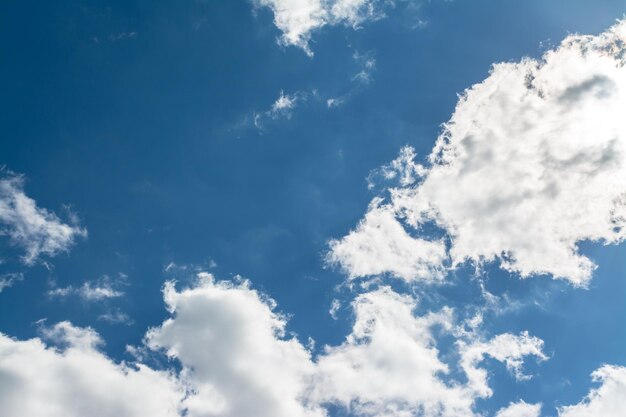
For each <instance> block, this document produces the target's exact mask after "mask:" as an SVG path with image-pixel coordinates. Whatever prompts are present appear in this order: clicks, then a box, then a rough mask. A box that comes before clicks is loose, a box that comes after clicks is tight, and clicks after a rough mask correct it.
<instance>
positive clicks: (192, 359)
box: [147, 273, 324, 417]
mask: <svg viewBox="0 0 626 417" xmlns="http://www.w3.org/2000/svg"><path fill="white" fill-rule="evenodd" d="M164 294H165V302H166V304H167V307H168V309H169V311H170V313H171V314H172V315H173V317H172V318H171V319H169V320H167V321H165V322H164V323H163V325H162V326H160V327H158V328H155V329H152V330H151V331H150V332H149V333H148V335H147V343H148V345H149V346H150V347H151V348H153V349H164V350H165V351H166V353H167V355H168V356H170V357H172V358H176V359H178V360H179V361H180V362H181V363H182V365H183V367H184V370H183V374H182V376H181V378H182V379H183V380H184V381H185V382H186V383H187V384H188V385H189V386H191V387H192V388H193V394H192V395H191V396H190V397H189V398H187V399H186V400H185V404H184V405H185V407H186V408H187V409H188V411H189V414H188V415H189V416H190V417H195V416H206V415H215V416H220V417H266V416H267V417H321V416H323V415H324V412H323V411H322V410H321V409H320V408H319V407H317V406H316V405H315V404H311V403H308V402H307V400H306V398H305V397H306V392H307V388H308V382H307V381H308V380H309V379H310V378H311V377H312V375H313V374H314V372H315V366H314V364H313V362H312V361H311V358H310V353H309V351H308V350H307V349H305V348H304V346H302V345H301V344H300V343H299V342H298V340H297V339H295V338H286V337H285V335H284V330H285V325H286V320H285V318H284V317H282V316H280V315H279V314H277V313H275V312H274V311H273V302H272V301H271V300H263V299H262V298H261V296H260V295H259V294H258V293H257V292H256V291H254V290H252V289H250V288H249V287H248V284H247V283H246V282H244V283H242V284H241V285H238V286H235V285H233V284H231V283H227V282H216V281H214V280H213V277H212V276H211V275H209V274H206V273H202V274H200V275H199V282H198V283H197V285H196V286H195V287H192V288H189V289H186V290H183V291H180V292H179V291H176V290H175V288H174V286H173V284H171V283H169V284H167V285H166V287H165V290H164Z"/></svg>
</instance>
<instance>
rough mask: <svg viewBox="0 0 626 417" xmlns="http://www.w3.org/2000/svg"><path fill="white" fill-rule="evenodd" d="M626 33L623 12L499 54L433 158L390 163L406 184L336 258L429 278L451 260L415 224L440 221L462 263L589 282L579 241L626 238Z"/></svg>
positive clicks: (376, 270) (334, 252)
mask: <svg viewBox="0 0 626 417" xmlns="http://www.w3.org/2000/svg"><path fill="white" fill-rule="evenodd" d="M625 42H626V22H624V21H622V22H620V23H618V24H616V25H615V26H613V27H612V28H610V29H609V30H608V31H606V32H604V33H602V34H601V35H598V36H579V35H573V36H570V37H568V38H566V39H565V40H564V41H563V42H562V43H561V45H560V46H559V47H558V48H556V49H554V50H551V51H548V52H547V53H545V55H544V56H543V58H542V59H540V60H534V59H530V58H527V59H524V60H522V61H521V62H519V63H502V64H497V65H494V67H493V69H492V71H491V73H490V75H489V77H488V78H487V79H486V80H485V81H483V82H482V83H480V84H477V85H475V86H473V87H472V88H470V89H468V90H467V91H465V93H464V94H463V95H462V96H461V98H460V100H459V102H458V104H457V106H456V109H455V111H454V114H453V115H452V117H451V119H450V120H449V122H448V123H446V124H445V126H444V130H443V133H442V134H441V136H440V137H439V138H438V140H437V143H436V145H435V148H434V149H433V151H432V153H431V155H430V156H429V161H430V163H431V166H430V167H428V168H426V167H424V166H422V165H419V164H417V163H415V162H414V160H413V159H407V158H406V155H407V154H411V152H412V150H410V149H406V150H404V151H403V153H402V154H401V156H400V158H399V160H398V161H395V162H394V163H392V165H390V166H389V167H386V168H385V169H384V172H385V173H386V174H387V176H393V175H397V176H400V179H401V181H400V186H399V187H397V188H392V189H390V195H391V197H390V200H389V202H388V203H383V202H382V201H381V200H379V199H376V200H374V202H373V203H372V204H371V206H370V208H369V211H368V213H367V214H366V216H365V218H364V220H363V221H362V222H361V223H360V224H359V226H358V227H357V228H356V229H355V230H353V231H352V232H350V234H349V235H347V236H346V237H344V238H343V239H340V240H335V241H332V242H331V244H330V247H331V251H330V254H329V260H330V261H331V262H334V263H337V264H339V265H341V266H342V267H343V268H344V269H345V270H346V271H347V272H348V274H349V275H350V276H351V277H359V276H369V275H378V274H382V273H384V272H387V273H389V274H391V275H393V276H396V277H399V278H402V279H405V280H408V281H411V280H415V279H424V278H428V276H427V274H424V271H425V270H427V269H428V268H429V266H428V264H429V263H431V262H432V263H433V264H432V265H431V266H430V268H432V269H435V270H437V269H440V268H441V267H442V266H443V264H444V262H442V256H440V251H441V249H439V250H437V248H438V247H441V245H442V244H441V242H438V241H431V240H428V239H427V238H421V237H410V236H409V235H410V234H411V235H416V234H419V232H420V230H421V229H422V228H423V227H425V226H426V225H428V224H431V223H435V224H436V225H437V226H439V227H440V228H442V229H443V230H445V232H446V233H447V234H448V236H449V239H450V247H449V249H448V251H447V256H448V257H449V263H450V265H451V266H452V267H454V266H458V265H459V264H462V263H464V262H466V261H471V262H473V263H475V264H477V265H480V264H482V263H484V262H491V261H495V260H498V261H499V262H500V265H501V267H502V268H504V269H506V270H507V271H510V272H514V273H518V274H519V275H520V276H521V277H528V276H531V275H535V274H549V275H551V276H553V277H554V278H561V279H567V280H569V281H570V282H571V283H572V284H574V285H578V286H584V285H585V284H586V283H587V282H588V281H589V279H590V278H591V275H592V272H593V270H594V268H595V265H594V263H593V262H592V261H591V260H590V259H588V258H587V257H585V256H583V255H581V254H580V253H579V250H578V245H579V244H580V243H581V242H584V241H595V242H602V243H605V244H613V243H619V242H621V241H623V240H624V238H625V237H626V118H625V117H624V109H625V108H626V67H625V66H624V64H625V63H626V62H625V60H624V51H625V49H626V47H625V46H624V43H625ZM394 171H395V174H394ZM409 232H410V233H409ZM374 235H375V236H374ZM372 237H383V238H382V239H376V240H374V239H372ZM407 254H410V256H407ZM364 259H367V262H365V263H363V262H362V260H364Z"/></svg>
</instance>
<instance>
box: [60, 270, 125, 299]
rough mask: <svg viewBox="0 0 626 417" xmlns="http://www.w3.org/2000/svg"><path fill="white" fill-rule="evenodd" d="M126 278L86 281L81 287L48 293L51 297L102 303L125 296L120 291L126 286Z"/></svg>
mask: <svg viewBox="0 0 626 417" xmlns="http://www.w3.org/2000/svg"><path fill="white" fill-rule="evenodd" d="M126 278H127V277H126V276H125V275H124V274H121V275H120V276H119V279H116V280H113V279H111V278H110V277H109V276H108V275H104V276H103V277H102V278H100V279H97V280H92V281H86V282H84V283H83V285H81V286H80V287H74V286H72V285H69V286H67V287H57V288H52V289H51V290H49V291H48V296H49V297H59V298H63V297H69V296H76V297H79V298H81V299H83V300H84V301H102V300H106V299H110V298H119V297H122V296H124V291H122V290H121V289H120V287H121V286H122V285H125V280H126Z"/></svg>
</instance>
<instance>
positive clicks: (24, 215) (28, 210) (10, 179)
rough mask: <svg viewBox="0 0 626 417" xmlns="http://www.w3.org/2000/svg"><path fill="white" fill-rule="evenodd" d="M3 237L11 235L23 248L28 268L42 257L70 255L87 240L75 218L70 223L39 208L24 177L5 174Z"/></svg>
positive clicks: (0, 196)
mask: <svg viewBox="0 0 626 417" xmlns="http://www.w3.org/2000/svg"><path fill="white" fill-rule="evenodd" d="M1 174H4V176H3V178H0V235H4V236H7V237H8V238H9V242H10V243H11V244H12V245H13V246H17V247H20V248H21V249H22V250H23V251H24V254H23V256H22V261H23V262H24V263H25V264H26V265H32V264H34V263H35V262H36V261H37V260H38V259H39V258H40V257H41V256H42V255H46V256H51V257H52V256H55V255H57V254H59V253H61V252H66V251H68V250H69V248H70V247H71V246H72V245H73V244H74V242H75V240H76V238H77V237H86V236H87V230H86V229H84V228H82V227H80V226H79V224H78V222H77V220H76V219H75V216H70V217H71V219H70V220H71V221H70V223H69V224H67V223H63V222H62V221H61V219H59V217H58V216H57V215H56V214H54V213H52V212H49V211H48V210H46V209H44V208H41V207H37V204H36V203H35V200H33V199H32V198H30V197H28V196H27V195H26V194H25V193H24V178H23V177H22V176H20V175H15V174H13V173H10V172H9V173H7V172H1Z"/></svg>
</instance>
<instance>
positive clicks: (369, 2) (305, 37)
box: [255, 0, 384, 56]
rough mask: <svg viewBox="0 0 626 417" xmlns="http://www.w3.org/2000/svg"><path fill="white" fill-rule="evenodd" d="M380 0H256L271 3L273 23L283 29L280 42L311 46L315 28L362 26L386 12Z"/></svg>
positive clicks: (306, 48) (303, 47)
mask: <svg viewBox="0 0 626 417" xmlns="http://www.w3.org/2000/svg"><path fill="white" fill-rule="evenodd" d="M383 3H384V2H382V1H380V0H255V4H256V5H257V6H258V7H269V8H270V9H271V10H272V12H273V14H274V24H275V25H276V27H277V28H278V29H279V30H280V31H281V32H282V35H281V38H280V43H281V44H283V45H293V46H297V47H299V48H302V49H303V50H304V51H305V52H306V54H307V55H309V56H312V55H313V51H311V48H310V46H309V42H310V41H311V36H312V34H313V32H315V31H317V30H319V29H321V28H322V27H324V26H326V25H339V24H342V25H347V26H352V27H353V28H357V27H359V26H360V25H361V24H362V23H365V22H366V21H371V20H376V19H378V18H380V17H382V16H383V12H382V4H383Z"/></svg>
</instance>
